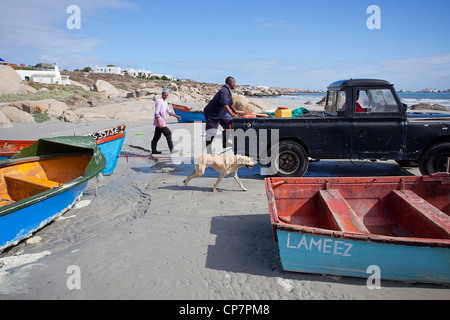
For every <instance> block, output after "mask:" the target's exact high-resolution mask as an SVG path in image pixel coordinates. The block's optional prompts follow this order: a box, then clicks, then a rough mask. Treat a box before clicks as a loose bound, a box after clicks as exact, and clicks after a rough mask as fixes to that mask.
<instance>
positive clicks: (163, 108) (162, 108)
mask: <svg viewBox="0 0 450 320" xmlns="http://www.w3.org/2000/svg"><path fill="white" fill-rule="evenodd" d="M168 97H169V90H167V89H166V88H164V89H163V91H162V97H161V98H159V99H158V100H157V101H156V105H155V121H154V122H153V125H154V126H155V135H154V136H153V140H152V154H161V152H160V151H158V150H156V146H157V144H158V141H159V139H161V135H162V134H163V135H164V137H166V140H167V144H168V146H169V150H170V153H172V152H173V142H172V132H171V131H170V129H169V128H168V127H167V124H166V119H165V117H166V113H167V114H169V115H170V116H173V117H175V118H177V119H178V120H180V119H181V117H180V116H177V115H176V114H175V113H174V112H173V111H171V110H170V109H169V105H168V104H167V101H166V100H167V98H168Z"/></svg>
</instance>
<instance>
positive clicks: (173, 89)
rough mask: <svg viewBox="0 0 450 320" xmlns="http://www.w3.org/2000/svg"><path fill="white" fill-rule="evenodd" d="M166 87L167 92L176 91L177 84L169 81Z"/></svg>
mask: <svg viewBox="0 0 450 320" xmlns="http://www.w3.org/2000/svg"><path fill="white" fill-rule="evenodd" d="M167 89H169V92H171V91H178V86H177V84H176V83H173V82H171V83H169V86H168V88H167Z"/></svg>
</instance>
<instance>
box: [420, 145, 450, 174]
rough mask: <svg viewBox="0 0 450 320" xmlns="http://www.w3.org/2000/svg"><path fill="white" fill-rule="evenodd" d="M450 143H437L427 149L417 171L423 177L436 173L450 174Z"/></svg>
mask: <svg viewBox="0 0 450 320" xmlns="http://www.w3.org/2000/svg"><path fill="white" fill-rule="evenodd" d="M449 161H450V142H441V143H437V144H435V145H433V146H431V147H430V148H428V149H427V150H426V151H425V153H424V154H423V155H422V158H421V159H420V162H419V169H420V172H421V173H422V174H423V175H429V174H433V173H436V172H450V168H449Z"/></svg>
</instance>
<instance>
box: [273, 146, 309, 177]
mask: <svg viewBox="0 0 450 320" xmlns="http://www.w3.org/2000/svg"><path fill="white" fill-rule="evenodd" d="M277 146H278V154H277V153H276V152H277V150H276V149H272V150H271V151H273V152H275V153H274V155H275V161H274V163H273V164H274V165H275V169H276V171H277V173H276V176H278V177H301V176H303V175H304V174H305V172H306V170H307V169H308V166H309V162H308V155H307V153H306V151H305V149H304V148H303V147H302V146H301V145H300V144H298V143H296V142H293V141H281V142H280V143H279V144H278V145H277Z"/></svg>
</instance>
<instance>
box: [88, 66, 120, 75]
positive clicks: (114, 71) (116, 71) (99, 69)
mask: <svg viewBox="0 0 450 320" xmlns="http://www.w3.org/2000/svg"><path fill="white" fill-rule="evenodd" d="M93 72H95V73H112V74H122V69H121V68H120V67H99V66H95V68H94V71H93Z"/></svg>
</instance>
